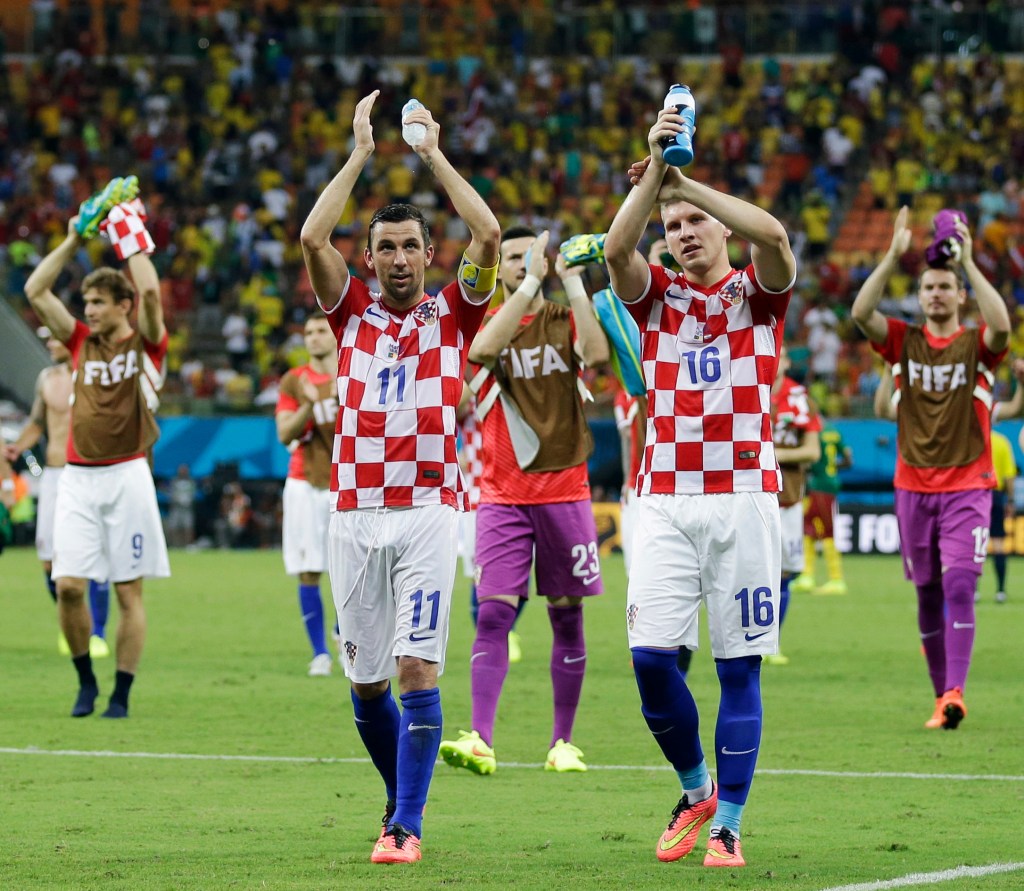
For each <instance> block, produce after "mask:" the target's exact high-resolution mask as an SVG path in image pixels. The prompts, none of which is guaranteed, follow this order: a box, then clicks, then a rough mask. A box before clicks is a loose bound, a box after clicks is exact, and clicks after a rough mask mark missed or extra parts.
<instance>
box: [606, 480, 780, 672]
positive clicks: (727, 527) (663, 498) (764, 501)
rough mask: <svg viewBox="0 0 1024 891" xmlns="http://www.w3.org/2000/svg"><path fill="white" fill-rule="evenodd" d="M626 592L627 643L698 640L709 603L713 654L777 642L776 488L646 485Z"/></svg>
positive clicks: (759, 650)
mask: <svg viewBox="0 0 1024 891" xmlns="http://www.w3.org/2000/svg"><path fill="white" fill-rule="evenodd" d="M635 522H636V530H635V533H634V536H633V561H632V564H633V565H632V571H631V572H630V576H629V589H628V594H627V596H626V602H627V606H626V621H627V627H628V635H629V645H630V647H679V646H685V647H688V648H689V649H691V650H695V649H697V640H698V638H697V629H698V624H697V622H698V613H699V610H700V605H701V603H703V604H704V606H705V607H706V608H707V616H708V634H709V636H710V638H711V652H712V655H713V656H714V657H715V658H716V659H735V658H738V657H740V656H764V655H769V654H772V653H777V652H778V648H779V609H778V607H779V580H780V577H781V573H782V569H781V557H782V541H781V538H782V537H781V530H780V526H781V523H780V519H779V498H778V496H777V495H776V494H775V493H768V492H736V493H730V494H722V495H644V496H642V497H640V498H638V499H637V503H636V519H635Z"/></svg>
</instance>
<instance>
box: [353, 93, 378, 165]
mask: <svg viewBox="0 0 1024 891" xmlns="http://www.w3.org/2000/svg"><path fill="white" fill-rule="evenodd" d="M379 95H380V90H374V91H373V92H372V93H370V95H369V96H363V98H362V99H360V100H359V103H358V104H357V105H356V110H355V114H354V115H353V116H352V133H353V135H354V136H355V140H356V145H355V147H356V148H363V149H369V150H370V151H371V152H372V151H373V149H374V142H373V127H372V126H371V124H370V110H371V109H372V108H373V103H374V102H375V101H376V100H377V97H378V96H379Z"/></svg>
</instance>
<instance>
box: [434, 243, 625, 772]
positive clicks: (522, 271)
mask: <svg viewBox="0 0 1024 891" xmlns="http://www.w3.org/2000/svg"><path fill="white" fill-rule="evenodd" d="M547 242H548V233H547V232H546V231H545V232H542V233H540V235H537V233H535V232H534V231H533V230H531V229H528V228H525V227H513V228H511V229H509V230H508V231H507V232H505V233H504V235H503V237H502V242H501V265H500V268H499V275H500V278H501V284H502V287H503V288H504V291H505V301H504V303H503V304H502V305H501V307H500V308H499V309H498V310H497V311H495V312H494V313H493V314H491V315H490V316H489V317H488V320H487V324H486V325H484V327H483V329H482V330H481V331H480V333H479V334H477V336H476V339H475V340H474V341H473V345H472V347H470V350H469V358H470V361H471V362H473V363H475V364H476V365H477V366H480V367H482V369H481V371H479V372H478V373H477V374H476V375H475V376H474V383H473V385H474V389H476V392H477V395H478V407H477V412H478V414H479V415H480V417H481V421H482V425H483V460H484V469H483V476H482V477H481V480H480V507H479V508H478V509H477V545H476V560H477V566H478V573H479V580H478V582H477V599H478V600H479V602H480V609H479V614H478V616H477V625H476V639H475V640H474V641H473V655H472V657H471V658H470V677H471V687H472V697H473V717H472V727H473V729H472V730H471V731H468V732H466V731H463V732H462V733H461V734H460V736H459V738H458V739H455V740H445V741H444V742H442V743H441V757H442V758H443V759H444V760H445V761H446V762H447V763H448V764H451V765H452V766H453V767H465V768H467V769H469V770H471V771H473V772H474V773H478V774H491V773H494V771H495V769H496V768H497V760H496V756H495V754H494V748H493V746H494V722H495V715H496V713H497V709H498V700H499V698H500V697H501V690H502V686H503V684H504V682H505V677H506V675H507V674H508V665H509V653H508V633H509V631H510V630H511V629H512V625H513V623H514V622H515V619H516V615H517V613H518V609H519V607H520V606H521V605H522V603H523V601H524V600H525V599H526V597H527V596H528V595H529V580H530V568H531V566H533V567H534V568H535V573H536V579H537V593H538V595H539V596H541V597H544V598H546V600H547V602H548V619H549V621H550V622H551V630H552V635H553V640H552V647H551V663H550V666H551V685H552V688H553V690H554V721H553V727H552V731H551V740H550V743H549V746H548V753H547V760H546V763H545V765H544V767H545V769H546V770H552V771H558V772H566V771H571V772H576V771H585V770H586V769H587V767H586V764H585V763H584V761H583V752H582V751H581V750H580V749H579V748H578V747H577V746H575V745H573V743H572V728H573V723H574V721H575V718H576V710H577V708H578V706H579V700H580V691H581V690H582V688H583V676H584V673H585V670H586V664H587V650H586V643H585V640H584V634H583V599H584V598H585V597H587V596H591V595H595V594H600V593H601V591H602V586H601V567H600V563H599V561H598V553H597V528H596V525H595V523H594V512H593V507H592V505H591V501H590V482H589V479H588V476H587V458H588V457H589V455H590V453H591V451H592V449H593V439H592V436H591V433H590V428H589V426H588V425H587V421H586V418H585V417H584V414H583V399H582V396H581V389H580V388H581V384H580V371H581V367H582V365H584V364H586V365H594V364H597V363H600V362H606V361H607V360H608V341H607V339H606V338H605V335H604V332H603V331H602V330H601V326H600V323H599V322H598V320H597V316H596V315H595V313H594V310H593V308H592V305H591V303H590V299H589V297H588V295H587V292H586V289H585V287H584V285H583V281H582V279H581V273H582V270H583V267H582V266H575V267H568V266H566V263H565V259H564V258H563V257H562V256H561V254H559V256H558V259H557V261H556V265H555V269H556V271H557V273H558V275H559V277H560V278H561V280H562V283H563V286H564V287H565V291H566V294H567V295H568V297H569V306H568V307H567V306H562V305H560V304H558V303H554V302H552V301H549V300H545V298H544V292H543V289H542V287H541V283H542V281H543V279H544V277H545V275H546V273H547V258H546V257H545V253H544V252H545V250H546V248H547Z"/></svg>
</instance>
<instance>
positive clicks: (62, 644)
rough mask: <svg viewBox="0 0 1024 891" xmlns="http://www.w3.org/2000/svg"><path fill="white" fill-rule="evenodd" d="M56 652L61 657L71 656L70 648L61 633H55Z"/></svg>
mask: <svg viewBox="0 0 1024 891" xmlns="http://www.w3.org/2000/svg"><path fill="white" fill-rule="evenodd" d="M57 652H58V653H60V654H61V655H62V656H70V655H71V647H69V646H68V639H67V638H66V637H65V636H64V632H63V631H58V632H57Z"/></svg>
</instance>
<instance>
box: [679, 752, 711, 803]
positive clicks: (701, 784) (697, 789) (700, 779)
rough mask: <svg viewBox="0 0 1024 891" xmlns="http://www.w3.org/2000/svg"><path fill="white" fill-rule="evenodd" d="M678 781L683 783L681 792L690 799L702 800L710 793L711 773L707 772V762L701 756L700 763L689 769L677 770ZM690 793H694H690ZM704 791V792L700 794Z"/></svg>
mask: <svg viewBox="0 0 1024 891" xmlns="http://www.w3.org/2000/svg"><path fill="white" fill-rule="evenodd" d="M676 774H677V775H678V776H679V782H680V783H682V785H683V792H684V793H686V794H687V795H688V796H689V798H690V799H691V801H703V800H704V799H705V798H707V797H708V796H709V795H710V794H711V789H712V786H711V774H709V773H708V765H707V762H706V761H705V760H704V759H703V758H701V760H700V764H698V765H697V766H696V767H694V768H692V769H691V770H677V771H676ZM690 793H695V794H693V795H691V794H690ZM701 793H705V794H701Z"/></svg>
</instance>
